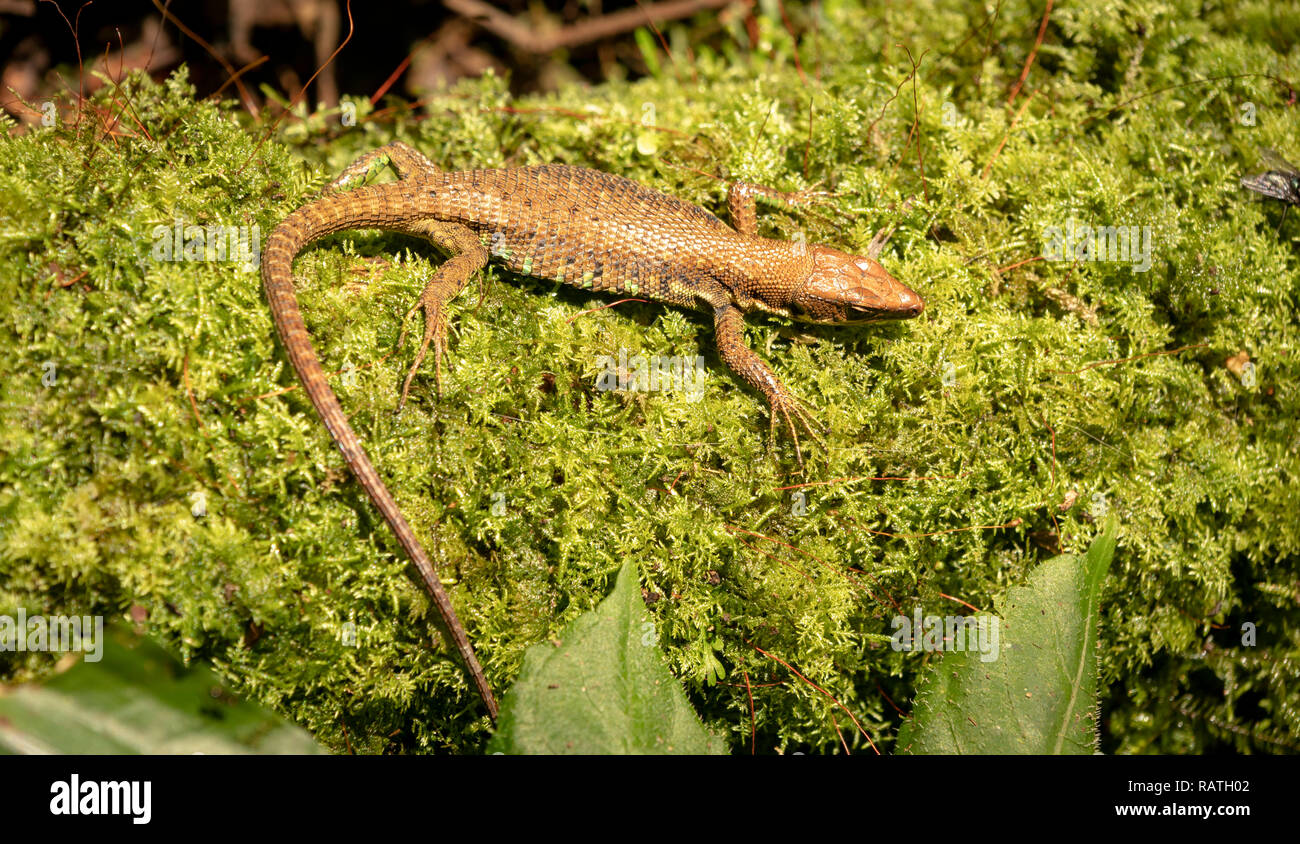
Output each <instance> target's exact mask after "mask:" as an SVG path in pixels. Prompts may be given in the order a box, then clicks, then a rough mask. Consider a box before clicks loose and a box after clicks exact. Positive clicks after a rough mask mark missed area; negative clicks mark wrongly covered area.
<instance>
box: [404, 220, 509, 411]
mask: <svg viewBox="0 0 1300 844" xmlns="http://www.w3.org/2000/svg"><path fill="white" fill-rule="evenodd" d="M401 229H402V231H405V232H407V233H409V234H413V235H417V236H419V237H423V238H427V239H428V240H430V241H432V242H433V243H434V244H435V245H437V246H438V247H440V248H441V249H443V250H444V251H446V252H448V253H450V254H451V257H450V258H448V259H447V261H446V262H445V263H444V264H443V265H442V266H441V267H439V268H438V269H437V271H436V272H434V274H433V277H432V278H430V279H429V282H428V284H426V285H425V286H424V291H423V292H422V293H421V294H420V298H419V299H418V300H417V301H416V303H415V304H414V305H412V306H411V309H410V310H409V311H407V312H406V316H405V317H403V318H402V330H401V333H400V334H399V335H398V337H397V345H398V347H399V348H400V347H401V345H402V344H403V343H404V342H405V340H406V326H407V322H408V321H409V320H410V318H411V317H412V316H414V314H415V312H416V311H417V310H421V309H423V311H424V338H423V340H422V341H421V343H420V349H419V351H418V352H416V355H415V360H414V361H413V362H412V363H411V367H410V369H408V370H407V372H406V380H405V381H403V382H402V397H401V399H400V400H398V403H397V412H398V413H401V412H402V408H403V407H405V406H406V397H407V395H408V394H409V393H410V390H411V381H412V380H414V378H415V373H416V372H417V371H418V370H419V368H420V364H421V363H423V362H424V357H425V355H426V354H428V351H429V346H431V345H432V346H433V360H434V379H435V383H436V385H437V390H438V395H439V396H441V395H442V358H443V355H444V354H445V353H446V351H447V316H446V311H447V304H448V303H449V302H450V301H451V300H452V299H455V298H456V297H457V296H458V295H460V292H461V291H462V290H464V289H465V285H466V284H468V283H469V278H470V276H472V275H473V274H474V273H476V272H478V271H479V270H481V269H483V267H484V266H486V265H487V262H488V251H487V248H486V247H484V246H483V244H482V243H481V242H479V239H478V236H477V235H475V234H474V232H473V231H471V230H470V229H469V228H467V227H465V226H462V225H460V224H459V223H444V222H442V221H439V220H421V221H418V222H415V223H408V224H404V225H403V226H402V227H401Z"/></svg>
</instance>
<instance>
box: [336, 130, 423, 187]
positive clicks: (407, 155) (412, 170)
mask: <svg viewBox="0 0 1300 844" xmlns="http://www.w3.org/2000/svg"><path fill="white" fill-rule="evenodd" d="M381 159H382V163H383V164H388V165H390V166H391V167H392V168H393V170H394V171H395V172H396V173H397V178H399V179H418V178H420V177H422V176H434V175H437V174H438V173H441V172H442V170H441V168H439V167H438V165H436V164H434V163H433V162H432V161H430V160H429V159H428V157H426V156H425V155H424V154H423V153H422V152H420V151H419V150H417V149H416V148H415V147H413V146H411V145H410V144H406V143H403V142H402V141H393V142H392V143H389V144H384V145H383V146H382V147H379V148H378V149H372V150H371V151H370V152H367V153H365V154H364V155H361V156H359V157H358V158H357V159H356V160H355V161H353V162H352V163H351V164H349V165H348V166H347V167H345V168H344V169H343V172H342V173H340V174H339V175H338V177H337V178H336V179H334V181H332V182H330V183H329V184H328V185H326V186H325V188H324V189H323V190H322V191H321V194H322V195H326V194H331V193H338V192H339V191H342V190H347V189H348V188H349V187H351V183H352V182H356V181H363V182H364V181H365V180H366V177H367V176H369V175H370V171H371V170H372V168H374V166H375V164H376V162H379V161H380V160H381Z"/></svg>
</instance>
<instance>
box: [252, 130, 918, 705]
mask: <svg viewBox="0 0 1300 844" xmlns="http://www.w3.org/2000/svg"><path fill="white" fill-rule="evenodd" d="M376 163H381V164H382V163H386V164H388V165H390V166H391V167H392V168H393V169H394V170H395V171H396V174H397V176H398V181H396V182H391V183H386V184H377V185H367V186H362V187H355V188H352V189H350V190H344V188H345V187H346V186H347V185H348V183H350V182H353V181H355V180H358V179H359V178H363V177H364V176H365V175H366V174H367V173H368V172H369V171H370V169H371V168H372V167H373V166H374V165H375V164H376ZM823 195H824V194H821V193H820V192H816V191H808V190H806V191H795V192H781V191H777V190H774V189H772V188H768V187H764V186H761V185H756V184H751V183H748V182H736V183H734V184H733V185H732V186H731V188H730V189H729V191H728V194H727V206H728V209H729V212H730V216H731V221H732V226H728V225H727V224H726V223H724V222H723V221H722V220H721V219H719V218H718V217H716V216H714V215H713V214H712V213H710V212H708V211H706V210H704V209H703V208H701V207H699V206H697V205H694V204H691V203H689V202H685V201H683V200H681V199H677V198H675V197H672V196H669V195H667V194H664V193H660V192H658V191H656V190H653V189H651V188H648V187H645V186H644V185H642V184H640V183H639V182H634V181H631V180H629V179H625V178H622V177H619V176H615V175H611V174H608V173H604V172H602V171H598V170H592V169H588V168H583V167H575V166H569V165H556V164H550V165H538V166H532V167H510V168H501V169H482V170H466V171H447V170H443V169H440V168H439V167H438V166H437V165H435V164H434V163H433V162H432V161H430V160H429V159H428V158H426V157H425V156H424V155H423V154H421V153H420V152H418V151H417V150H416V149H414V148H413V147H411V146H409V145H407V144H405V143H402V142H400V141H397V142H393V143H390V144H387V145H385V146H383V147H380V148H378V149H375V150H371V151H370V152H367V153H365V154H364V155H362V156H360V157H359V158H358V159H357V160H356V161H354V162H353V163H352V164H351V165H349V166H348V167H347V168H346V169H345V170H344V171H343V173H341V174H340V175H339V176H338V178H336V179H335V180H334V181H333V182H331V183H330V184H329V185H327V186H326V188H325V189H324V190H323V191H322V194H321V195H320V196H319V197H318V198H316V199H315V200H314V201H311V202H309V203H307V204H306V205H303V206H302V207H300V208H298V209H297V210H296V211H294V212H292V213H291V214H289V216H288V217H286V218H285V219H284V220H283V221H282V222H281V223H280V224H279V225H278V226H277V227H276V228H275V229H274V230H273V231H272V232H271V235H270V236H269V237H268V239H267V242H266V245H265V248H264V249H263V252H262V264H261V273H262V281H263V286H264V289H265V291H266V297H267V301H268V303H269V305H270V309H271V314H272V317H273V319H274V322H275V326H276V330H277V332H278V334H279V336H280V339H281V342H282V344H283V346H284V348H285V350H286V353H287V355H288V358H289V361H290V363H291V364H292V366H293V369H294V370H295V372H296V373H297V375H298V378H299V380H300V381H301V382H302V384H303V387H304V389H305V390H306V393H307V396H308V398H309V399H310V400H311V403H312V404H313V405H314V406H315V408H316V411H317V413H318V414H319V415H320V418H321V420H322V421H323V422H324V424H325V427H326V428H327V429H328V431H329V433H330V436H331V437H332V438H333V440H334V442H335V444H336V445H337V446H338V448H339V450H340V451H341V452H342V453H343V457H344V459H345V461H346V462H347V464H348V466H349V467H350V468H351V470H352V472H353V474H354V475H355V476H356V478H357V480H358V481H359V482H360V483H361V486H362V487H363V488H364V489H365V491H366V493H367V495H368V496H369V498H370V500H371V501H372V502H373V504H374V505H375V507H376V508H377V509H378V510H379V512H380V514H381V515H382V516H383V518H384V520H385V521H386V522H387V523H388V525H389V527H390V528H391V529H392V531H393V533H394V535H395V536H396V537H397V540H398V543H399V544H400V545H401V546H402V548H403V550H404V551H405V552H406V554H407V556H408V557H409V558H410V559H411V561H412V563H413V564H414V565H415V567H416V569H417V570H418V571H419V573H420V576H421V579H422V580H423V582H424V586H425V588H426V590H427V591H428V592H429V595H430V598H431V599H432V601H433V603H434V606H435V608H436V610H437V613H438V617H439V620H440V622H441V624H442V626H443V627H444V628H445V629H446V630H447V631H448V632H449V634H450V636H451V640H452V642H453V644H454V645H455V647H456V650H457V652H458V653H459V656H460V658H461V660H462V661H463V662H464V664H465V668H466V670H467V672H468V673H469V675H470V678H471V679H472V681H473V683H474V686H475V687H476V690H477V692H478V694H479V697H480V698H481V699H482V701H483V704H484V706H485V707H486V708H487V711H488V715H489V717H490V718H491V719H492V720H493V721H495V720H496V715H497V704H496V699H495V698H494V696H493V694H492V689H491V687H490V686H489V684H488V682H487V679H486V677H485V675H484V673H483V669H482V667H481V666H480V664H479V661H478V658H477V656H476V655H475V653H474V649H473V647H472V646H471V644H470V642H469V637H468V636H467V634H466V633H465V630H464V627H463V626H462V625H461V623H460V620H459V619H458V618H457V616H456V612H455V609H454V608H453V607H452V604H451V600H450V598H449V597H448V595H447V592H446V590H445V589H444V588H443V585H442V582H441V581H440V580H439V579H438V576H437V573H436V572H435V570H434V566H433V563H432V561H431V560H430V558H429V556H428V554H427V553H426V552H425V550H424V548H423V547H422V546H421V545H420V542H419V540H418V539H417V538H416V536H415V533H414V531H413V530H412V529H411V527H410V525H409V524H408V523H407V521H406V519H405V517H404V516H403V515H402V512H401V509H400V508H399V507H398V505H397V503H396V501H395V500H394V499H393V496H392V494H391V493H390V492H389V491H388V488H387V487H386V486H385V485H384V482H383V480H382V479H381V478H380V476H379V474H378V472H377V471H376V470H375V468H374V465H373V464H372V463H371V461H370V459H369V458H368V457H367V456H366V453H365V450H364V449H363V448H362V445H361V442H360V440H359V439H358V438H357V435H356V433H355V432H354V431H353V430H352V427H351V425H349V423H348V420H347V416H346V415H345V414H344V412H343V409H342V407H341V406H340V404H339V401H338V398H337V396H335V394H334V391H333V390H332V389H331V388H330V385H329V382H328V380H327V378H326V375H325V372H324V370H323V369H322V368H321V363H320V359H319V358H318V356H317V354H316V351H315V349H314V347H313V346H312V343H311V339H310V337H309V336H308V334H307V327H306V324H305V323H304V322H303V318H302V313H301V311H300V309H299V306H298V300H297V296H296V295H295V292H294V285H293V260H294V258H295V256H296V255H297V254H298V253H299V252H300V251H301V250H302V249H303V248H304V247H305V246H307V245H308V244H309V243H311V242H312V241H314V240H317V239H319V238H321V237H324V236H326V235H329V234H332V233H335V232H340V231H346V230H351V229H384V230H389V231H395V232H402V233H405V234H410V235H415V236H417V237H421V238H424V239H426V240H429V241H430V242H432V243H433V244H434V245H435V246H436V247H438V248H439V249H440V250H441V251H443V252H445V253H447V254H448V255H450V257H449V258H448V259H447V261H446V262H445V263H443V264H442V265H441V266H440V267H439V268H438V269H437V270H436V271H435V272H434V274H433V276H432V277H431V278H430V280H429V281H428V283H427V285H426V286H425V288H424V291H423V292H422V293H421V295H420V297H419V299H418V300H417V301H416V303H415V304H414V305H413V306H412V307H411V309H410V310H409V311H408V312H407V314H406V317H405V318H404V319H403V323H402V326H403V328H402V333H401V335H399V338H398V345H399V346H400V345H401V344H402V342H403V340H404V338H405V326H406V322H407V320H408V319H409V318H410V317H411V316H413V315H414V314H415V313H416V312H417V311H418V310H423V314H424V336H423V340H422V342H421V345H420V349H419V351H418V352H417V353H416V355H415V360H414V362H413V363H412V364H411V366H410V368H409V369H408V371H407V373H406V379H405V381H404V382H403V384H402V395H401V399H400V400H399V402H398V411H400V410H401V408H402V407H403V405H404V404H405V402H406V398H407V394H408V392H409V390H410V387H411V381H412V379H413V378H414V376H415V374H416V372H417V370H418V369H419V367H420V365H421V363H422V362H423V360H424V358H425V355H426V354H427V352H428V350H429V347H430V346H431V345H432V347H433V351H434V358H435V364H436V365H435V377H436V382H437V389H438V392H439V394H441V389H442V358H443V355H444V353H445V351H446V342H447V341H446V330H447V328H446V326H447V321H446V320H447V315H446V310H447V306H448V303H449V302H450V301H451V300H452V299H454V298H455V297H456V296H457V295H458V294H459V293H460V292H461V291H462V290H463V289H464V288H465V286H466V285H467V284H468V282H469V279H470V278H471V277H472V276H473V275H474V274H475V273H477V272H478V271H479V270H481V269H483V268H484V267H485V266H486V265H487V264H488V263H489V262H492V263H495V264H498V265H501V266H504V267H505V268H506V269H507V270H510V271H512V272H514V273H515V274H517V275H521V276H527V277H532V278H537V279H544V280H546V281H554V282H557V283H563V284H567V285H571V286H574V287H578V288H582V289H585V290H590V291H594V292H603V291H608V292H614V293H624V294H630V295H633V296H643V297H645V298H648V299H651V300H655V301H659V302H664V303H667V304H670V305H675V306H679V307H686V308H696V309H703V310H705V311H706V312H709V313H711V314H712V316H713V325H714V332H715V342H716V345H717V349H718V352H719V354H720V357H721V358H722V360H723V362H724V363H726V365H727V366H728V367H729V368H730V369H731V370H732V371H733V372H735V373H736V374H738V375H739V376H740V377H741V378H742V379H743V380H744V381H745V382H746V383H747V384H749V385H750V386H751V387H753V388H754V389H756V390H757V391H759V392H760V393H762V395H763V396H764V397H765V398H766V399H767V401H768V404H769V406H770V417H769V434H770V436H772V437H773V438H774V437H775V432H776V426H777V424H778V420H779V421H781V422H783V423H784V426H785V428H786V429H788V431H789V434H790V436H791V438H792V439H793V441H794V446H795V453H796V456H797V457H798V459H799V462H800V464H801V465H802V463H803V453H802V451H801V449H800V448H799V434H798V428H799V426H802V427H803V428H804V429H805V430H806V432H807V433H808V434H809V435H810V436H811V437H812V438H814V439H816V440H820V437H819V436H818V435H817V432H816V430H815V428H814V426H813V423H812V419H811V418H810V416H809V415H808V412H807V411H806V410H805V409H804V408H803V407H802V405H801V404H800V403H799V402H798V401H797V400H796V399H795V397H794V395H793V394H792V393H791V392H790V391H789V390H788V389H787V388H786V387H785V385H784V384H782V383H781V381H780V379H778V378H777V376H776V375H775V374H774V373H773V372H772V370H771V368H770V367H769V366H768V365H767V363H766V362H765V361H764V360H763V359H762V358H761V357H759V356H758V355H757V354H756V353H755V352H754V351H753V350H751V349H750V348H749V347H748V346H747V345H746V344H745V340H744V334H743V315H744V314H746V313H750V312H765V313H769V314H775V315H778V316H782V317H786V318H789V319H793V320H796V321H801V322H809V323H821V324H858V323H866V322H875V321H878V320H883V319H907V318H911V317H915V316H917V315H918V314H920V313H921V312H922V310H923V309H924V307H925V303H924V301H923V300H922V299H921V297H920V295H918V294H917V293H916V292H915V291H913V290H912V289H911V288H909V287H907V286H906V285H905V284H903V283H902V282H900V281H898V280H896V279H895V278H894V277H893V276H891V275H890V274H889V273H888V272H887V271H886V270H885V268H884V267H883V266H882V265H881V264H880V263H879V262H878V261H876V260H875V259H874V258H871V257H866V256H857V255H850V254H848V253H845V252H841V251H839V250H836V249H833V248H831V247H828V246H819V245H812V246H810V245H808V244H806V243H803V242H802V241H782V240H775V239H770V238H765V237H761V236H759V234H758V221H757V210H756V198H757V197H760V196H762V197H765V198H768V199H774V200H778V201H784V202H787V203H789V204H792V205H793V204H798V203H801V202H805V201H808V200H810V199H813V198H815V197H817V196H823Z"/></svg>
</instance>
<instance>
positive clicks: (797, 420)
mask: <svg viewBox="0 0 1300 844" xmlns="http://www.w3.org/2000/svg"><path fill="white" fill-rule="evenodd" d="M768 402H769V403H770V404H771V411H770V415H769V419H768V423H769V424H768V433H769V434H770V436H771V441H772V443H773V445H775V443H776V421H777V419H778V418H780V419H781V420H782V421H783V422H784V423H785V427H786V430H788V431H789V432H790V439H791V440H792V441H793V442H794V455H795V459H797V460H798V461H799V468H800V469H803V468H804V463H803V449H802V448H800V446H799V428H800V427H802V428H803V429H804V431H805V433H807V435H808V436H809V437H810V438H811V439H812V440H813V441H814V442H816V443H817V444H818V445H820V446H821V447H822V448H823V449H825V448H826V441H825V440H824V439H822V436H821V434H819V433H818V432H817V426H816V424H815V423H814V422H813V418H812V416H811V415H810V414H809V413H808V411H807V410H805V409H804V406H803V405H802V404H800V402H799V400H798V399H796V398H795V397H794V395H793V394H791V393H790V392H788V391H786V390H779V391H774V392H773V393H772V394H771V395H770V396H768Z"/></svg>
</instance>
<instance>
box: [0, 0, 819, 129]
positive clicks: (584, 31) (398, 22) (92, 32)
mask: <svg viewBox="0 0 1300 844" xmlns="http://www.w3.org/2000/svg"><path fill="white" fill-rule="evenodd" d="M159 5H166V8H167V12H168V14H169V15H170V17H165V16H164V14H163V12H161V11H160V10H159V7H158V5H155V4H154V3H153V2H150V0H128V2H113V0H97V2H91V3H82V2H79V0H58V2H49V0H0V72H2V74H3V79H2V84H0V107H3V108H4V109H5V110H6V111H7V112H8V113H9V114H11V115H12V116H14V117H15V118H17V119H19V120H23V121H26V122H33V121H34V120H36V119H38V118H39V113H38V112H35V111H34V110H33V109H32V108H31V107H30V104H33V103H36V102H38V101H43V100H45V99H48V98H50V97H52V96H55V95H56V94H57V93H58V92H61V91H62V92H64V93H68V92H71V93H76V92H77V90H78V86H79V85H81V86H83V88H82V90H84V91H85V92H89V91H91V90H93V89H94V88H96V87H98V86H99V85H100V84H102V83H101V82H100V81H99V80H96V79H95V78H94V76H93V71H100V72H103V73H105V74H106V75H108V76H110V77H112V78H118V77H119V76H120V75H121V74H122V73H124V72H126V71H127V70H130V69H133V68H145V67H147V68H148V69H149V72H150V73H151V75H153V76H154V77H155V78H162V77H165V76H166V75H167V74H168V73H170V72H171V71H173V70H174V69H175V68H176V67H178V66H179V65H180V64H182V63H184V64H186V65H188V66H189V70H190V79H191V81H192V82H193V83H194V85H195V87H196V88H197V90H198V94H199V96H201V97H202V96H208V95H210V94H213V93H215V92H218V91H221V92H222V93H223V94H225V95H228V96H231V97H239V98H240V99H242V100H243V101H244V102H245V104H246V105H247V106H248V107H249V108H250V109H257V108H260V107H262V106H264V105H271V106H272V107H277V106H275V103H274V98H268V97H267V96H266V94H265V90H264V86H265V87H269V88H270V89H272V91H274V92H276V93H277V94H278V96H279V97H280V98H281V99H282V100H285V101H288V100H292V99H293V98H295V97H297V96H298V95H299V93H300V92H301V90H302V87H303V84H304V83H305V82H306V81H307V80H308V79H309V78H310V77H311V76H312V74H313V73H315V72H316V70H317V69H318V68H320V67H322V66H324V67H325V70H324V71H323V72H322V73H321V75H320V76H318V77H317V79H316V81H315V82H314V83H313V84H312V86H311V88H310V89H309V90H308V92H307V94H308V97H309V104H310V105H315V104H317V103H324V104H326V105H331V106H332V105H335V104H337V101H338V96H339V94H340V93H346V94H355V95H359V96H367V97H373V96H375V95H377V94H379V93H381V92H383V93H387V94H393V95H397V96H401V97H407V98H415V97H419V96H420V95H421V94H424V93H427V92H430V91H435V90H438V89H440V88H442V87H445V86H447V85H450V84H454V83H455V81H456V80H457V79H460V78H462V77H465V76H479V75H481V74H482V73H484V72H485V71H486V70H488V69H489V68H491V69H493V70H495V72H497V73H498V74H500V75H505V76H507V77H508V78H509V79H510V80H511V88H512V89H513V91H514V92H515V93H529V92H537V91H547V90H554V89H555V88H557V87H559V86H560V85H562V84H566V83H572V82H589V83H596V82H601V81H605V80H607V79H611V78H635V77H637V76H641V75H644V74H645V73H646V72H647V70H648V68H647V66H646V63H645V61H644V59H643V58H642V51H641V49H640V47H639V46H638V44H637V41H636V38H635V37H634V30H635V29H636V28H637V27H638V26H641V27H647V29H646V33H649V34H651V36H652V37H653V38H654V39H655V41H656V42H658V41H659V39H660V38H661V37H662V38H670V37H671V36H672V35H673V34H674V33H673V29H674V28H677V30H678V31H677V32H676V33H675V34H676V35H678V36H679V37H680V36H682V35H683V34H685V33H687V32H689V35H688V43H689V44H701V43H709V42H715V43H716V42H718V41H725V40H733V41H734V40H735V39H736V38H737V37H739V38H740V39H741V40H744V41H755V40H757V31H756V24H755V22H754V19H753V15H752V2H751V1H750V0H739V1H738V2H727V0H670V1H669V2H650V1H649V0H642V2H636V0H567V2H555V0H552V2H547V3H539V2H527V0H506V2H499V3H493V4H490V5H489V4H488V3H485V2H482V0H446V1H445V2H444V0H400V2H387V1H386V0H353V2H352V4H351V16H352V22H353V29H352V37H351V39H350V40H349V41H348V42H347V44H346V46H345V47H344V48H343V49H342V51H341V52H340V53H339V54H338V56H337V57H336V58H335V59H334V60H333V61H332V62H328V63H327V61H328V59H329V56H330V54H331V53H333V52H334V51H335V49H336V48H337V47H338V46H339V44H341V43H343V41H344V39H345V38H347V36H348V32H349V23H348V11H347V4H346V3H345V2H344V0H189V1H188V2H187V1H186V0H174V2H171V3H170V4H169V5H168V4H165V3H163V0H159ZM803 18H804V12H803V11H802V10H801V9H799V8H797V7H796V8H792V9H791V10H790V12H789V13H788V14H787V15H786V22H787V26H788V28H790V29H791V31H792V32H797V31H798V30H799V29H801V28H802V27H803V24H804V20H803ZM178 24H179V25H178ZM182 27H183V28H184V29H188V30H189V32H191V33H193V36H191V35H189V34H187V33H186V32H184V31H183V30H182ZM74 30H75V32H76V33H77V37H75V38H74ZM194 36H197V38H196V37H194ZM643 37H644V35H643ZM198 39H202V42H203V43H200V41H199V40H198ZM78 46H80V53H81V55H80V57H78ZM745 47H746V48H747V49H748V48H749V47H750V45H749V44H746V45H745ZM259 61H260V63H257V62H259ZM79 63H80V66H81V67H82V68H84V70H85V71H86V72H85V73H82V74H79V73H78V67H79ZM254 63H257V64H255V66H254V67H252V68H251V69H249V70H247V71H246V72H244V73H242V74H240V75H239V78H238V84H232V83H230V82H229V80H230V79H231V76H232V74H234V72H235V71H236V70H238V69H241V68H244V67H245V66H247V65H250V64H254ZM394 74H396V78H395V79H393V78H392V77H393V76H394ZM390 79H391V83H390V84H389V85H388V87H385V85H386V83H389V80H390ZM24 103H26V104H28V105H25V104H24Z"/></svg>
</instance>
